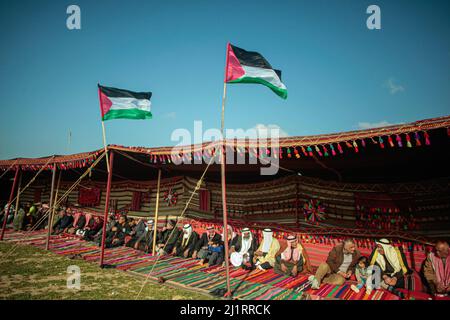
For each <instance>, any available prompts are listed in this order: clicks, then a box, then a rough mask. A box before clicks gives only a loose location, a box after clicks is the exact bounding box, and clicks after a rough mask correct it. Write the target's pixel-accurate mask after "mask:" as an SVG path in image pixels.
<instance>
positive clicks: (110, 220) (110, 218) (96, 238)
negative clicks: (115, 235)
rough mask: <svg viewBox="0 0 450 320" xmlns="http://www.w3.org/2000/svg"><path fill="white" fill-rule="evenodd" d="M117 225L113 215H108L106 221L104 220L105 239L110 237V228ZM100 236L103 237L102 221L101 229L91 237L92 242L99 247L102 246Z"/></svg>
mask: <svg viewBox="0 0 450 320" xmlns="http://www.w3.org/2000/svg"><path fill="white" fill-rule="evenodd" d="M116 224H117V221H116V218H115V217H114V214H109V215H108V220H106V237H108V236H109V235H111V230H112V228H113V227H114V226H115V225H116ZM102 236H103V219H102V227H101V228H100V229H99V230H98V231H97V233H96V234H95V235H94V236H92V241H94V242H97V243H98V244H99V246H101V245H102Z"/></svg>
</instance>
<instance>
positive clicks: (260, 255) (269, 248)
mask: <svg viewBox="0 0 450 320" xmlns="http://www.w3.org/2000/svg"><path fill="white" fill-rule="evenodd" d="M279 250H280V243H279V242H278V240H277V239H275V238H274V237H273V232H272V230H271V229H264V230H263V239H262V242H261V244H260V245H259V248H258V250H257V251H256V252H255V256H254V257H253V263H254V265H255V266H256V267H257V268H258V269H260V270H268V269H271V268H273V266H274V265H275V255H276V254H277V253H278V251H279Z"/></svg>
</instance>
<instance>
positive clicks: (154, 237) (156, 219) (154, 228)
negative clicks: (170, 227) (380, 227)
mask: <svg viewBox="0 0 450 320" xmlns="http://www.w3.org/2000/svg"><path fill="white" fill-rule="evenodd" d="M160 185H161V168H159V169H158V184H157V187H156V208H155V219H154V221H153V241H152V256H154V255H155V248H156V232H157V230H158V209H159V191H160Z"/></svg>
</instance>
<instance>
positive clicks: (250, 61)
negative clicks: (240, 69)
mask: <svg viewBox="0 0 450 320" xmlns="http://www.w3.org/2000/svg"><path fill="white" fill-rule="evenodd" d="M230 46H231V49H233V52H234V55H235V56H236V58H238V60H239V62H240V63H241V64H242V65H244V66H249V67H258V68H264V69H273V68H272V66H271V65H270V63H269V62H268V61H267V60H266V59H265V58H264V57H263V56H262V55H261V54H259V53H258V52H252V51H246V50H244V49H241V48H238V47H236V46H233V45H232V44H230Z"/></svg>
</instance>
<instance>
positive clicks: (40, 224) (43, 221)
mask: <svg viewBox="0 0 450 320" xmlns="http://www.w3.org/2000/svg"><path fill="white" fill-rule="evenodd" d="M49 210H50V207H49V205H48V203H42V204H40V205H39V207H38V210H37V213H36V224H35V225H34V226H33V227H34V229H35V230H40V229H44V228H45V226H46V225H47V223H48V222H47V221H48V216H49Z"/></svg>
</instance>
